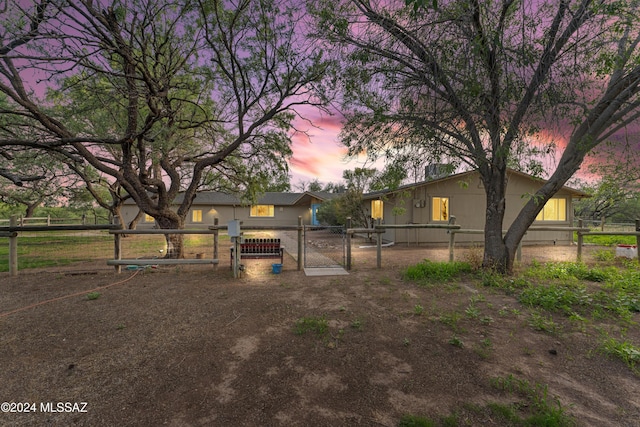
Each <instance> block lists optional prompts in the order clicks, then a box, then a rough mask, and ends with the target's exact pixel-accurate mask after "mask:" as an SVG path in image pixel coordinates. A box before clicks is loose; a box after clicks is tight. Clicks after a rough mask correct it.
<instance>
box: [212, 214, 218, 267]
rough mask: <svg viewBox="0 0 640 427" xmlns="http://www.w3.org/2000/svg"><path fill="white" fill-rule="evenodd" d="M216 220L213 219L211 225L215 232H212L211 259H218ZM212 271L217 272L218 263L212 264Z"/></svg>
mask: <svg viewBox="0 0 640 427" xmlns="http://www.w3.org/2000/svg"><path fill="white" fill-rule="evenodd" d="M218 222H219V220H218V218H214V219H213V225H214V226H215V227H216V229H215V230H213V259H214V260H215V259H218V228H217V227H218ZM213 269H214V270H217V269H218V263H217V262H214V263H213Z"/></svg>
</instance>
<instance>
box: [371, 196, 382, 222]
mask: <svg viewBox="0 0 640 427" xmlns="http://www.w3.org/2000/svg"><path fill="white" fill-rule="evenodd" d="M371 218H373V219H384V202H383V201H382V200H372V201H371Z"/></svg>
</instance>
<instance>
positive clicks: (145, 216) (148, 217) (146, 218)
mask: <svg viewBox="0 0 640 427" xmlns="http://www.w3.org/2000/svg"><path fill="white" fill-rule="evenodd" d="M144 222H156V220H155V219H154V218H153V217H152V216H151V215H147V214H144Z"/></svg>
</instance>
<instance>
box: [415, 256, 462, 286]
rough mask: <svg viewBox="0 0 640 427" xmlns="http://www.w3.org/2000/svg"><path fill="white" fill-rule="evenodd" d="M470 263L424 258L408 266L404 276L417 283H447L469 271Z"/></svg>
mask: <svg viewBox="0 0 640 427" xmlns="http://www.w3.org/2000/svg"><path fill="white" fill-rule="evenodd" d="M471 271H472V268H471V265H470V264H469V263H466V262H433V261H429V260H424V261H422V262H420V263H418V264H416V265H412V266H409V267H408V268H407V269H406V270H405V272H404V278H405V279H409V280H414V281H417V282H418V283H419V284H434V283H448V282H450V281H452V280H453V279H455V278H456V277H459V276H460V275H462V274H466V273H470V272H471Z"/></svg>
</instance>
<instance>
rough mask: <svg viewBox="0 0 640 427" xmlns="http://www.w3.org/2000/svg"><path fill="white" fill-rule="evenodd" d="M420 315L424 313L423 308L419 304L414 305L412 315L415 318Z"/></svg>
mask: <svg viewBox="0 0 640 427" xmlns="http://www.w3.org/2000/svg"><path fill="white" fill-rule="evenodd" d="M422 313H424V307H423V306H421V305H420V304H416V305H414V306H413V314H415V315H416V316H420V315H421V314H422Z"/></svg>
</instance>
